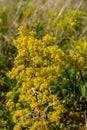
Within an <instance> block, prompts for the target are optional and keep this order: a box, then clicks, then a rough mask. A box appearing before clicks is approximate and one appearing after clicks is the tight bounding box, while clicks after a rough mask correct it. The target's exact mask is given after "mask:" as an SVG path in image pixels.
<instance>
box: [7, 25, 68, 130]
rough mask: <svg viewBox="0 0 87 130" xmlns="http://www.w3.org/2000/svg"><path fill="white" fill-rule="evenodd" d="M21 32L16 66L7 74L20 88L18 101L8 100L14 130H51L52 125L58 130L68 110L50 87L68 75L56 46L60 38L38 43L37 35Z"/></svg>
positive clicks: (45, 39) (17, 42)
mask: <svg viewBox="0 0 87 130" xmlns="http://www.w3.org/2000/svg"><path fill="white" fill-rule="evenodd" d="M19 31H20V36H19V37H18V38H17V39H16V40H15V41H14V44H15V46H16V48H17V49H18V54H17V56H16V58H15V61H14V62H15V66H14V67H13V69H12V70H11V71H10V72H9V73H8V74H7V75H8V76H9V77H10V78H11V79H16V80H17V84H18V85H19V87H18V89H17V91H16V92H15V93H18V94H19V96H18V98H17V99H16V101H14V99H12V100H11V101H10V99H8V102H7V106H8V108H9V110H10V111H11V113H12V119H13V122H14V123H15V124H16V125H15V126H14V130H15V129H16V128H17V127H18V129H19V128H20V130H21V128H22V127H26V129H33V130H35V129H36V128H37V129H38V130H41V129H42V130H43V129H44V128H45V129H48V127H49V124H50V123H55V124H56V125H57V126H58V124H59V123H58V122H59V120H60V117H61V114H62V113H63V112H64V111H65V109H64V108H63V106H62V105H61V104H60V101H59V100H58V99H57V97H56V95H54V94H52V93H51V92H50V83H51V81H56V80H57V79H58V77H59V76H60V75H61V74H62V72H63V71H64V66H65V65H66V60H65V53H64V52H63V51H62V50H61V49H60V48H59V47H58V46H57V45H55V44H53V43H54V42H56V38H55V37H52V36H50V35H49V34H47V35H45V36H44V37H43V38H42V39H40V40H38V39H36V38H35V32H29V31H28V30H27V29H24V28H23V27H20V28H19ZM12 93H14V92H8V94H7V97H10V98H11V95H12ZM42 122H43V123H42ZM17 124H18V125H17ZM42 126H43V127H42Z"/></svg>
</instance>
